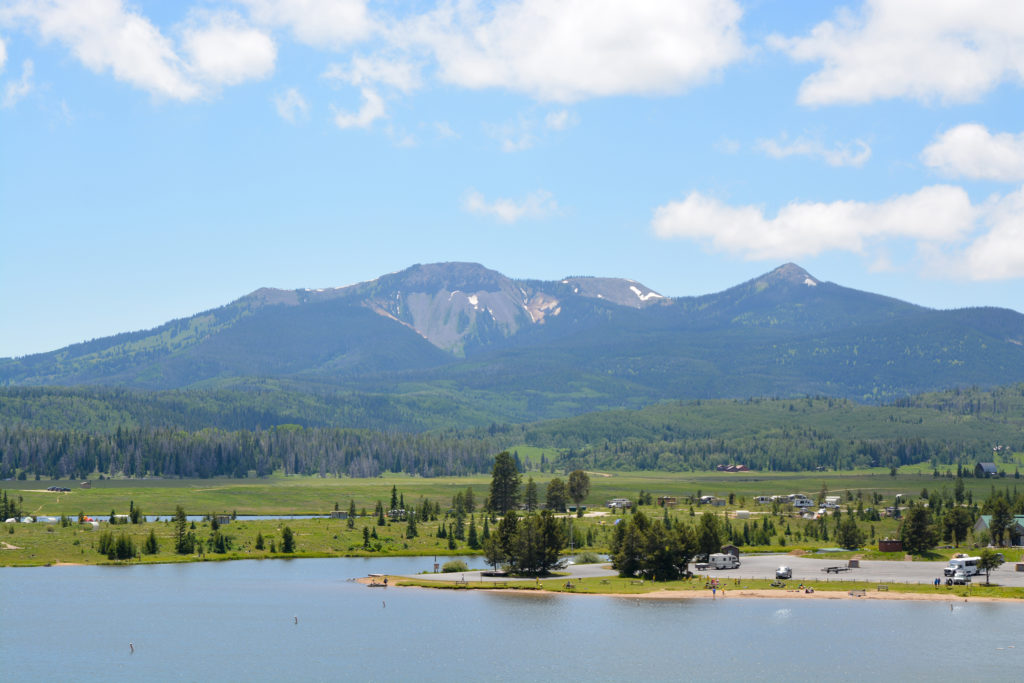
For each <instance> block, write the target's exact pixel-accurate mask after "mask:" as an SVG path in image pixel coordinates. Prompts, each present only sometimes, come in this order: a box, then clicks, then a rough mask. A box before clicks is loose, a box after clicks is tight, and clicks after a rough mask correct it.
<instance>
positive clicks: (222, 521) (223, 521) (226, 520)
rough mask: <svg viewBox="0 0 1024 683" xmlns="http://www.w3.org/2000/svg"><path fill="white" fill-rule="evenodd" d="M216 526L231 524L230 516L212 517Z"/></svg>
mask: <svg viewBox="0 0 1024 683" xmlns="http://www.w3.org/2000/svg"><path fill="white" fill-rule="evenodd" d="M213 518H214V519H215V520H217V524H231V515H214V516H213Z"/></svg>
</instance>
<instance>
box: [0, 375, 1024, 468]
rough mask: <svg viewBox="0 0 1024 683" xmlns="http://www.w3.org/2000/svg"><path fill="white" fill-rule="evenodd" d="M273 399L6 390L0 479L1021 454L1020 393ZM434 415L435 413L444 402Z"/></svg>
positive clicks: (801, 462) (814, 463) (860, 462)
mask: <svg viewBox="0 0 1024 683" xmlns="http://www.w3.org/2000/svg"><path fill="white" fill-rule="evenodd" d="M267 394H268V395H267V396H262V395H259V396H255V397H254V395H253V394H251V393H244V394H233V393H230V392H222V391H220V392H211V393H203V392H198V391H197V392H174V393H171V394H136V393H133V392H129V391H124V390H116V389H114V390H106V389H10V390H5V391H3V392H2V393H0V478H8V477H28V476H36V475H39V476H41V477H60V478H84V477H85V476H87V475H91V474H96V473H99V474H103V475H105V476H129V477H141V476H165V477H167V476H171V477H214V476H229V477H246V476H264V475H268V474H270V473H272V472H283V473H286V474H292V473H295V474H310V475H317V474H319V475H321V476H327V475H331V476H351V477H373V476H377V475H378V474H380V473H382V472H386V471H390V472H404V473H408V474H412V475H417V476H424V477H432V476H451V475H460V474H471V473H483V472H487V471H489V470H490V468H491V465H492V462H493V456H494V454H495V453H497V452H499V451H500V450H502V449H505V448H512V449H515V447H516V446H518V445H527V446H534V447H541V448H544V449H550V450H548V451H546V454H545V455H544V456H543V457H542V458H541V459H540V460H539V461H531V460H529V459H525V458H524V459H522V460H520V461H519V465H520V467H521V468H522V469H527V468H529V467H542V468H546V469H551V470H564V471H569V470H574V469H580V468H584V469H618V470H664V471H704V470H712V469H714V468H715V467H716V466H718V465H723V464H742V465H746V466H747V467H749V468H750V469H753V470H760V471H808V470H814V469H816V468H819V467H824V468H828V469H836V470H849V469H856V468H863V467H899V466H902V465H910V464H918V463H929V464H931V465H933V466H935V467H938V466H939V465H952V464H963V465H971V466H972V467H973V463H975V462H977V461H978V460H986V461H988V460H994V461H995V462H997V463H999V462H1004V461H1005V463H1006V464H1007V466H1008V469H1009V470H1010V471H1013V467H1014V466H1015V461H1014V460H1013V456H1012V455H1011V454H1012V453H1014V452H1017V453H1020V452H1024V384H1018V385H1013V386H1007V387H999V388H995V389H991V390H981V389H977V388H972V389H961V390H954V391H949V392H942V393H932V394H923V395H919V396H915V397H911V398H908V399H903V400H900V401H899V402H897V403H894V404H891V405H884V406H877V405H862V404H858V403H855V402H852V401H848V400H845V399H832V398H813V397H804V398H793V399H749V400H744V401H735V400H717V401H688V402H668V403H660V404H656V405H653V406H650V407H647V408H644V409H642V410H614V411H603V412H598V413H589V414H586V415H581V416H578V417H573V418H565V419H559V420H549V421H545V422H538V423H533V424H526V425H509V424H497V423H493V424H491V425H489V426H488V427H471V428H465V429H457V428H453V427H450V426H448V427H443V428H435V429H432V430H427V429H419V430H416V429H411V428H410V427H411V425H410V424H408V423H407V422H403V421H402V420H401V419H400V415H401V414H402V413H403V412H406V411H408V409H404V410H399V409H394V406H393V404H389V405H391V408H392V409H394V410H395V416H396V421H395V423H394V424H393V425H388V424H386V423H384V421H383V418H378V419H380V420H381V423H380V424H376V425H374V426H373V427H370V428H359V429H356V428H352V427H351V426H350V423H351V422H356V423H358V422H359V420H358V419H353V418H352V416H353V415H358V414H371V413H373V412H374V408H375V407H380V406H375V401H376V400H377V399H373V398H366V397H350V398H348V399H346V400H345V401H343V402H339V403H337V404H334V408H333V409H332V408H331V407H330V406H331V405H332V404H330V402H329V401H328V402H324V401H322V400H320V399H317V398H315V397H309V396H306V397H301V396H293V395H291V394H287V393H284V394H282V393H273V392H267ZM304 401H305V402H308V403H309V405H311V406H313V409H312V410H310V411H308V412H307V413H306V414H307V415H313V416H316V417H315V419H307V420H306V424H303V423H302V422H300V421H297V420H293V419H290V418H293V417H296V416H297V415H299V414H300V413H302V412H303V411H302V410H301V408H302V407H303V402H304ZM318 401H319V402H318ZM272 406H273V407H272ZM338 406H342V407H343V409H342V408H339V407H338ZM285 408H287V409H285ZM350 409H352V411H354V412H351V411H350ZM409 412H411V411H409ZM381 414H382V415H386V414H387V411H386V410H385V411H383V412H382V413H381ZM431 414H433V415H442V414H443V407H442V406H439V405H438V406H434V410H433V411H432V413H431ZM346 415H347V416H348V418H346V417H345V416H346ZM254 422H255V424H253V423H254Z"/></svg>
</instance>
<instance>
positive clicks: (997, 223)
mask: <svg viewBox="0 0 1024 683" xmlns="http://www.w3.org/2000/svg"><path fill="white" fill-rule="evenodd" d="M984 212H985V215H984V221H985V225H986V227H987V228H988V231H987V232H986V233H984V234H982V235H981V236H979V237H978V238H977V239H976V240H975V241H974V242H973V243H972V244H970V245H969V246H968V247H967V249H966V250H965V252H964V257H965V258H963V259H960V258H956V259H953V260H952V265H953V266H954V267H959V269H960V272H961V274H962V275H963V276H965V277H968V278H970V279H973V280H1006V279H1010V278H1024V188H1021V189H1018V190H1017V191H1016V192H1013V193H1011V194H1009V195H1006V196H1005V197H993V198H992V199H991V200H990V201H989V202H988V203H987V204H986V205H985V207H984Z"/></svg>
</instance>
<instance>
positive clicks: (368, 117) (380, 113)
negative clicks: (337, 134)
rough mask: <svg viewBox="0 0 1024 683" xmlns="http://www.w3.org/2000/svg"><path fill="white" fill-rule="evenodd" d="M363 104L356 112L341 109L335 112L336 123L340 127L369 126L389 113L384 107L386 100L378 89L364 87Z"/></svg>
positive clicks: (362, 90)
mask: <svg viewBox="0 0 1024 683" xmlns="http://www.w3.org/2000/svg"><path fill="white" fill-rule="evenodd" d="M360 92H362V95H363V106H362V107H360V108H359V111H358V112H356V113H355V114H352V113H349V112H344V111H339V112H335V115H334V124H335V125H336V126H338V128H369V127H370V126H371V125H373V122H374V121H376V120H377V119H380V118H383V117H385V116H386V115H387V112H386V111H385V109H384V100H383V99H381V96H380V95H378V94H377V92H376V91H374V90H371V89H370V88H362V89H361V91H360Z"/></svg>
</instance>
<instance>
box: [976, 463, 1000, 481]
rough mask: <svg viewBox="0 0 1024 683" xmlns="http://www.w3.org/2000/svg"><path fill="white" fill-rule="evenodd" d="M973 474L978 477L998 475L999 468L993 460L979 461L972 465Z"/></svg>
mask: <svg viewBox="0 0 1024 683" xmlns="http://www.w3.org/2000/svg"><path fill="white" fill-rule="evenodd" d="M974 476H975V477H977V478H978V479H984V478H985V477H998V476H999V468H998V467H996V464H995V463H994V462H979V463H978V464H977V465H975V466H974Z"/></svg>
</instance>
